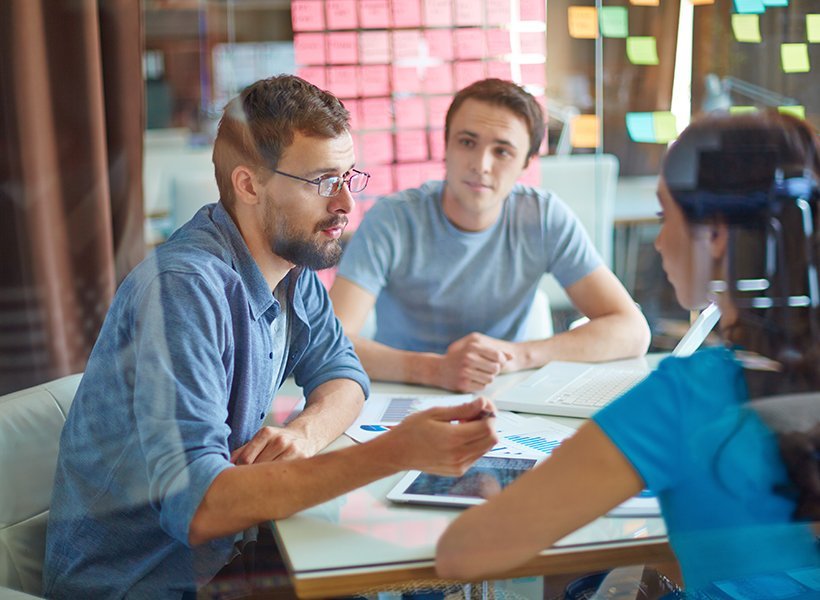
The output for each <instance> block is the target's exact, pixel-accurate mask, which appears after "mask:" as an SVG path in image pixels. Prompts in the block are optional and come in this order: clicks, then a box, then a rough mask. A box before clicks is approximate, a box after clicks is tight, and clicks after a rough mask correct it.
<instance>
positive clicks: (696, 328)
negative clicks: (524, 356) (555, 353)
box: [494, 304, 720, 418]
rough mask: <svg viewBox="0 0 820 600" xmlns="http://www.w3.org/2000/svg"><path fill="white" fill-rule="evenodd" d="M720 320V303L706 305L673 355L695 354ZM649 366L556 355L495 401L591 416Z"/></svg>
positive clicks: (518, 408)
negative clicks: (579, 360)
mask: <svg viewBox="0 0 820 600" xmlns="http://www.w3.org/2000/svg"><path fill="white" fill-rule="evenodd" d="M719 319H720V309H718V307H717V305H716V304H710V305H709V306H707V307H706V308H705V309H704V310H703V311H702V312H701V313H700V316H698V318H697V319H696V320H695V322H694V323H693V324H692V326H691V327H690V328H689V330H688V331H687V332H686V334H685V335H684V336H683V338H682V339H681V341H680V342H678V345H677V346H675V349H674V350H673V351H672V355H673V356H680V357H685V356H689V355H691V354H692V353H693V352H694V351H695V350H697V349H698V348H699V347H700V346H701V344H703V341H704V340H705V339H706V336H708V335H709V332H711V331H712V329H714V327H715V324H717V322H718V320H719ZM650 370H651V369H650V368H649V365H648V364H647V363H646V359H644V358H634V359H629V360H619V361H612V362H607V363H582V362H568V361H560V360H554V361H552V362H550V363H548V364H547V365H545V366H543V367H541V368H540V369H538V370H537V371H536V372H535V373H533V374H532V375H530V376H529V377H527V379H525V380H524V381H522V382H521V383H519V384H518V385H516V386H514V387H512V388H510V389H509V390H507V391H505V392H504V393H502V394H501V395H500V396H499V397H498V398H496V399H495V400H494V402H495V405H496V406H497V407H498V408H500V409H502V410H515V411H520V412H528V413H539V414H544V415H556V416H561V417H583V418H588V417H590V416H592V414H593V413H595V412H596V411H597V410H598V409H600V408H601V407H602V406H605V405H606V404H608V403H609V402H611V401H612V400H614V399H615V398H617V397H618V396H620V395H622V394H623V393H624V392H626V391H627V390H629V389H631V388H632V387H633V386H635V385H636V384H637V383H639V382H640V381H641V380H643V379H644V378H645V377H646V376H647V375H648V374H649V371H650Z"/></svg>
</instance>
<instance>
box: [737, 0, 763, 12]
mask: <svg viewBox="0 0 820 600" xmlns="http://www.w3.org/2000/svg"><path fill="white" fill-rule="evenodd" d="M734 3H735V12H736V13H740V14H742V15H748V14H758V15H759V14H762V13H764V12H766V7H765V6H763V1H762V0H734Z"/></svg>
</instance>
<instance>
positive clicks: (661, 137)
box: [652, 112, 678, 144]
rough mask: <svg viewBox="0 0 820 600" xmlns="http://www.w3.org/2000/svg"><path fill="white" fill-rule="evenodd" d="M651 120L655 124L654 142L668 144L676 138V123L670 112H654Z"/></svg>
mask: <svg viewBox="0 0 820 600" xmlns="http://www.w3.org/2000/svg"><path fill="white" fill-rule="evenodd" d="M652 119H653V121H654V122H655V141H656V142H657V143H659V144H668V143H669V142H671V141H672V140H674V139H675V138H676V137H678V122H677V119H675V115H673V114H672V113H671V112H654V113H652Z"/></svg>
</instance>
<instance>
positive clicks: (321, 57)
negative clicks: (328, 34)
mask: <svg viewBox="0 0 820 600" xmlns="http://www.w3.org/2000/svg"><path fill="white" fill-rule="evenodd" d="M293 53H294V55H295V56H296V64H297V65H323V64H325V34H324V33H296V34H294V35H293Z"/></svg>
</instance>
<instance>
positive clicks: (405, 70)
mask: <svg viewBox="0 0 820 600" xmlns="http://www.w3.org/2000/svg"><path fill="white" fill-rule="evenodd" d="M393 91H394V92H399V93H402V92H403V93H408V94H418V93H419V92H421V79H420V77H419V70H418V68H416V67H393Z"/></svg>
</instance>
